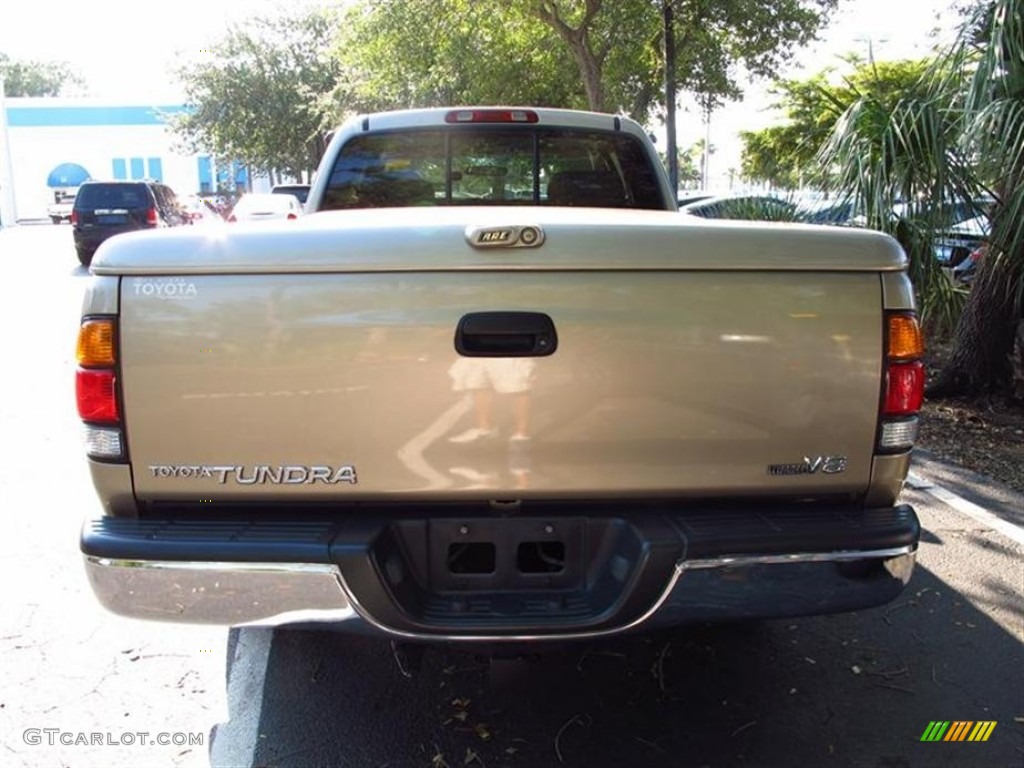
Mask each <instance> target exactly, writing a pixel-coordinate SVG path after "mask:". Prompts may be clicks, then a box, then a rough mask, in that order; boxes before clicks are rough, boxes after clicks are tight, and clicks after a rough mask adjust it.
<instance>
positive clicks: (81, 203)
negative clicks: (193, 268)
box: [71, 181, 191, 266]
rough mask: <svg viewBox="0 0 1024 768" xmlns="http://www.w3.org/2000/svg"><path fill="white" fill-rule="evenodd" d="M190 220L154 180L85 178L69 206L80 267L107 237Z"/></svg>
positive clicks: (161, 185) (87, 261) (89, 260)
mask: <svg viewBox="0 0 1024 768" xmlns="http://www.w3.org/2000/svg"><path fill="white" fill-rule="evenodd" d="M190 223H191V219H190V218H189V217H188V215H187V214H186V213H185V211H184V209H183V208H182V207H181V205H180V204H179V203H178V198H177V197H176V196H175V194H174V190H172V189H171V188H170V187H168V186H167V185H166V184H161V183H159V182H156V181H87V182H85V183H84V184H82V186H81V187H79V188H78V195H77V196H76V197H75V205H74V208H72V209H71V226H72V231H73V233H74V238H75V250H76V251H78V260H79V261H80V262H82V264H83V265H84V266H89V263H90V262H91V261H92V255H93V254H94V253H95V252H96V249H97V248H99V246H100V243H102V242H103V241H104V240H106V239H107V238H108V237H113V236H114V235H118V234H120V233H122V232H132V231H134V230H136V229H156V228H157V227H177V226H181V225H182V224H190Z"/></svg>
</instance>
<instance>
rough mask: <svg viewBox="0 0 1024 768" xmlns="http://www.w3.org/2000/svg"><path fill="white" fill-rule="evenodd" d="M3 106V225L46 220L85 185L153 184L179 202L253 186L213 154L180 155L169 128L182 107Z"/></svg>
mask: <svg viewBox="0 0 1024 768" xmlns="http://www.w3.org/2000/svg"><path fill="white" fill-rule="evenodd" d="M0 104H3V105H4V106H3V111H4V115H0V186H4V185H6V186H7V189H0V205H3V209H2V210H0V214H2V217H3V219H4V221H5V222H6V223H10V222H11V220H12V219H13V220H19V221H22V220H30V219H45V218H46V206H47V205H49V204H50V203H52V202H54V198H55V193H59V192H64V191H68V190H73V189H74V188H76V187H77V186H78V185H79V184H81V183H82V182H83V181H85V180H86V179H102V180H106V179H154V180H158V181H162V182H164V183H165V184H168V185H169V186H170V187H171V188H172V189H174V191H175V192H177V193H178V194H179V195H182V196H183V195H188V194H203V193H212V192H215V191H216V189H217V187H218V183H227V182H234V184H235V185H237V186H238V187H240V188H244V187H246V186H248V184H247V182H248V178H247V174H246V171H245V169H244V168H243V167H241V166H239V165H237V164H236V165H235V166H234V167H228V168H217V167H215V164H214V162H213V160H212V158H210V157H209V156H206V155H192V154H188V153H186V152H185V151H183V150H182V148H181V146H180V142H179V139H178V137H177V136H176V135H175V134H174V133H173V131H172V130H171V129H170V126H169V125H168V121H169V120H170V118H171V117H173V116H174V115H179V114H181V113H183V112H184V111H185V110H186V107H185V106H183V105H180V104H179V105H175V104H170V105H168V104H144V103H134V104H122V103H110V102H103V101H98V100H93V99H82V98H76V99H70V98H8V99H5V100H0ZM2 118H6V119H2ZM5 166H6V167H5ZM257 186H260V187H262V186H263V184H258V185H257Z"/></svg>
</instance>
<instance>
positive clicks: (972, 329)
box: [819, 0, 1024, 397]
mask: <svg viewBox="0 0 1024 768" xmlns="http://www.w3.org/2000/svg"><path fill="white" fill-rule="evenodd" d="M1022 14H1024V0H990V2H988V3H986V4H984V5H979V6H978V7H977V8H976V9H975V13H974V15H973V16H972V17H971V19H970V20H969V21H968V22H967V23H965V25H964V27H963V28H962V30H961V32H960V35H959V36H958V39H957V41H956V42H955V43H954V44H953V45H952V46H951V47H950V49H949V50H948V51H946V52H945V54H944V55H942V56H940V57H938V58H937V59H936V64H935V66H934V67H932V68H931V69H930V70H929V71H928V72H927V73H926V74H925V76H924V77H923V78H922V79H921V81H920V83H919V84H918V87H916V88H914V89H912V91H911V92H910V93H906V94H901V95H899V96H898V97H888V98H884V97H880V96H878V95H876V94H873V93H871V92H870V91H868V92H865V93H864V94H863V95H862V96H861V98H859V99H858V100H857V101H855V102H854V103H853V104H852V105H851V106H850V107H849V108H848V109H847V110H846V112H845V113H844V114H843V115H842V117H841V118H840V119H839V120H838V121H837V123H836V125H835V127H834V129H833V132H832V135H831V136H830V138H829V140H828V141H827V142H826V144H825V145H824V146H823V148H822V150H821V153H820V155H819V159H820V161H821V162H822V163H823V164H824V165H825V167H827V168H830V169H833V170H834V172H835V179H836V182H835V184H836V186H837V188H838V190H839V191H840V192H841V193H842V194H845V195H848V196H849V197H850V198H852V199H853V200H854V201H855V203H856V204H857V205H858V207H859V208H860V209H861V210H863V211H864V212H865V215H866V217H867V220H868V225H869V226H872V227H875V228H877V229H881V230H883V231H886V232H889V233H890V234H892V235H894V236H895V237H896V238H897V239H899V240H900V242H901V244H902V245H903V246H904V249H905V250H906V251H907V253H908V256H909V258H910V272H911V277H912V279H913V281H914V284H915V287H916V289H917V292H918V296H919V299H920V304H921V308H922V314H923V316H924V319H925V322H926V323H927V324H928V327H929V328H930V329H932V330H933V332H936V333H939V334H942V333H944V332H949V331H952V333H953V342H954V344H953V353H952V355H951V357H950V360H949V362H948V364H947V366H946V368H945V369H944V370H943V372H942V374H941V375H940V376H939V377H938V379H937V380H936V381H935V382H934V383H933V384H932V386H931V387H930V388H929V394H930V395H932V396H935V397H937V396H944V395H957V394H981V393H986V392H991V391H994V390H999V391H1005V390H1006V389H1007V388H1008V387H1009V385H1010V384H1011V382H1012V380H1013V376H1014V373H1013V370H1014V369H1013V365H1012V362H1011V360H1012V355H1013V353H1014V345H1015V337H1016V335H1017V334H1018V332H1020V334H1021V335H1022V337H1024V330H1021V331H1019V330H1018V329H1020V328H1024V326H1022V325H1021V315H1022V309H1024V295H1022V285H1024V283H1022V275H1024V269H1022V265H1024V216H1022V214H1024V19H1022ZM983 196H990V197H991V198H992V199H994V201H995V202H994V205H993V207H992V211H991V216H992V221H993V227H992V233H991V238H990V247H989V254H988V255H987V256H986V257H985V259H984V260H983V262H982V265H981V269H980V272H979V275H978V277H977V278H976V280H975V284H974V286H973V287H972V289H971V291H970V294H969V295H965V294H964V293H963V292H962V291H959V290H958V289H956V288H955V287H954V286H953V285H952V284H951V282H950V281H949V280H948V279H947V278H946V277H945V275H943V274H942V272H941V270H940V268H939V265H938V263H937V261H936V260H935V258H934V256H933V251H932V237H933V235H934V233H936V232H937V231H939V230H941V228H942V226H943V225H944V224H945V223H948V212H949V210H950V208H951V206H952V205H954V204H956V203H957V202H961V203H962V202H965V201H976V200H979V199H981V198H982V197H983ZM897 210H899V211H900V214H899V215H895V214H894V211H897Z"/></svg>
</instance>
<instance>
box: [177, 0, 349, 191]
mask: <svg viewBox="0 0 1024 768" xmlns="http://www.w3.org/2000/svg"><path fill="white" fill-rule="evenodd" d="M335 29H336V21H335V20H334V18H333V16H332V15H331V14H330V13H328V12H325V11H320V10H313V11H304V12H300V13H297V14H296V15H293V16H286V17H283V18H264V17H257V18H254V19H252V20H250V21H248V22H247V23H246V24H245V25H243V26H238V27H234V28H232V29H230V30H229V31H228V33H227V34H226V35H225V36H224V37H223V38H222V39H221V40H220V41H219V42H217V43H216V44H215V45H213V46H212V48H211V51H210V55H209V57H208V58H206V59H204V60H202V61H200V62H198V63H194V64H187V65H184V66H182V67H181V68H180V69H179V70H178V77H179V78H180V79H181V81H182V83H183V84H184V86H185V93H186V100H187V103H188V105H189V106H190V107H191V111H190V112H189V113H188V114H185V115H183V116H181V117H179V118H177V119H176V121H175V123H174V129H175V131H176V132H177V133H178V135H179V137H180V138H181V139H182V141H183V142H184V144H185V145H186V146H187V147H188V148H189V149H190V150H191V151H195V152H209V153H211V154H212V155H214V156H215V157H216V158H217V159H218V160H219V161H222V162H224V161H230V160H238V161H241V162H242V163H244V164H246V165H248V166H250V167H252V168H254V169H258V170H265V171H284V172H287V173H288V174H289V175H291V176H294V177H298V176H299V175H300V174H301V173H302V172H303V171H310V170H312V169H313V168H314V167H315V165H316V162H317V160H318V158H319V154H320V153H321V152H322V150H323V141H322V138H321V134H322V129H323V124H324V115H323V113H322V106H321V99H322V97H323V96H324V95H325V94H327V93H329V92H330V91H331V89H332V88H334V87H335V85H336V83H337V80H338V77H339V73H340V69H339V65H338V63H337V62H336V61H335V60H334V59H333V58H332V57H331V56H330V55H329V52H330V48H331V45H332V44H333V41H334V35H335Z"/></svg>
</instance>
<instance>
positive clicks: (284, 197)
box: [228, 192, 302, 222]
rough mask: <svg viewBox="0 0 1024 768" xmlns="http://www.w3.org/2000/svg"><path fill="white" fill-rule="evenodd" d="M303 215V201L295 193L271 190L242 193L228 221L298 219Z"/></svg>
mask: <svg viewBox="0 0 1024 768" xmlns="http://www.w3.org/2000/svg"><path fill="white" fill-rule="evenodd" d="M301 215H302V203H301V202H299V198H297V197H296V196H295V195H288V194H284V193H278V192H271V193H270V194H263V193H256V192H254V193H250V194H248V195H242V196H241V197H240V198H239V199H238V202H237V203H235V207H234V208H232V209H231V214H230V215H229V216H228V221H232V222H233V221H272V220H274V219H297V218H299V216H301Z"/></svg>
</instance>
